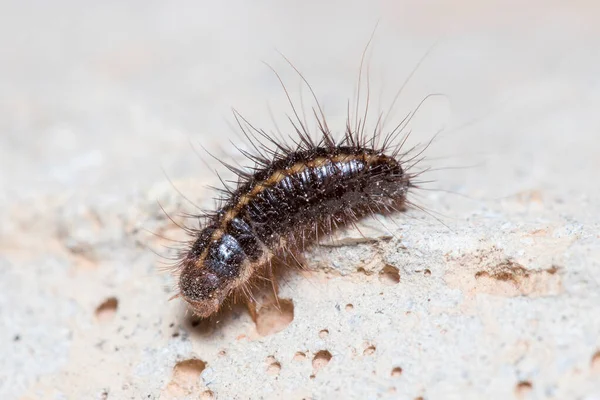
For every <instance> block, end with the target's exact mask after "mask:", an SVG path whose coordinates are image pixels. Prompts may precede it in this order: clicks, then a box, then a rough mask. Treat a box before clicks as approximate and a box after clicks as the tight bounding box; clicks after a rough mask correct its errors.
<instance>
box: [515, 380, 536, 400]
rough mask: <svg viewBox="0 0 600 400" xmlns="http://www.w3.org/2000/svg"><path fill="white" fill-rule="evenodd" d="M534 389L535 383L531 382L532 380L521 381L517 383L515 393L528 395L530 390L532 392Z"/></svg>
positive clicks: (519, 395) (520, 395)
mask: <svg viewBox="0 0 600 400" xmlns="http://www.w3.org/2000/svg"><path fill="white" fill-rule="evenodd" d="M532 389H533V385H532V384H531V382H529V381H521V382H519V383H517V386H516V387H515V394H516V395H517V397H519V398H521V397H523V396H526V395H527V394H528V393H529V392H531V390H532Z"/></svg>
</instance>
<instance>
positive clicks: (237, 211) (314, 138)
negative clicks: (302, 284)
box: [174, 45, 435, 319]
mask: <svg viewBox="0 0 600 400" xmlns="http://www.w3.org/2000/svg"><path fill="white" fill-rule="evenodd" d="M368 47H369V45H367V47H366V48H365V50H364V52H363V55H362V59H361V63H360V68H359V73H358V85H357V87H358V90H357V91H356V99H355V103H354V104H353V106H352V107H350V106H349V107H348V113H347V117H346V124H345V129H344V131H343V132H340V133H339V134H337V133H336V132H334V131H333V130H332V129H330V127H329V125H328V121H327V118H326V115H325V113H324V111H323V108H322V107H321V105H320V103H319V100H318V96H317V95H316V93H315V91H314V90H313V88H312V86H311V85H310V84H309V83H308V81H307V79H306V78H305V77H304V75H302V73H301V72H300V71H299V70H298V69H297V68H296V67H295V66H294V64H292V63H291V62H290V61H289V60H287V59H286V58H285V57H284V59H285V60H286V61H287V62H288V64H289V66H290V67H291V68H292V69H293V70H294V71H295V72H296V73H297V74H298V76H299V77H300V78H301V79H302V81H303V83H304V84H305V86H306V88H308V91H309V92H310V94H311V96H312V100H313V102H314V104H315V106H314V108H313V109H312V114H311V117H309V118H311V119H312V120H311V122H312V123H313V124H314V125H315V126H316V127H317V129H316V131H314V130H311V129H310V128H309V125H310V124H309V123H308V122H307V118H306V116H305V115H304V113H302V112H301V111H300V110H299V108H298V105H297V104H296V103H295V102H294V101H293V100H292V97H291V96H290V94H289V92H288V90H287V88H286V85H285V84H284V82H283V80H282V78H281V77H280V75H279V74H278V73H277V71H275V70H274V69H273V68H271V69H272V70H273V72H274V74H275V76H276V77H277V79H278V80H279V82H280V83H281V87H282V88H283V91H284V93H285V96H286V98H287V101H288V104H289V108H290V110H291V112H290V119H289V122H290V124H289V126H288V129H289V130H290V131H291V132H292V133H291V134H290V137H291V139H290V140H287V141H286V140H283V139H282V138H281V137H279V136H280V135H275V134H269V133H267V132H266V131H264V130H262V129H261V128H259V127H256V126H254V125H252V124H251V122H250V121H249V120H247V119H246V118H245V117H244V116H242V115H241V114H240V113H238V112H237V111H234V119H235V121H236V123H237V126H238V128H239V131H240V132H241V134H242V135H243V137H244V138H245V140H246V141H247V142H248V143H249V145H250V148H251V150H250V151H247V150H243V149H239V148H238V150H239V151H240V152H241V153H242V154H243V155H244V156H245V157H246V158H247V160H248V161H249V164H250V165H249V166H248V167H247V168H241V167H238V166H234V165H232V164H229V163H227V162H224V161H220V162H221V163H222V164H223V166H224V167H225V168H227V169H229V170H230V171H231V172H233V173H234V174H235V175H236V176H237V181H235V182H234V184H226V183H224V182H223V187H222V188H221V189H219V191H220V198H219V200H218V205H217V207H216V208H215V209H214V210H208V211H203V212H201V213H200V214H199V215H197V217H198V218H199V220H200V221H201V224H200V226H199V227H197V228H188V231H189V233H190V235H191V239H190V242H189V244H188V245H187V246H186V247H185V248H184V249H182V251H181V252H180V256H179V259H178V263H177V265H176V266H175V271H176V275H177V277H178V291H179V293H178V294H177V295H176V296H174V297H181V298H183V299H184V300H185V301H186V302H187V303H188V305H189V307H190V309H191V310H192V312H193V313H194V314H195V315H197V316H199V317H202V318H205V317H210V316H212V315H214V314H216V313H217V312H218V311H219V310H220V309H221V308H222V307H223V305H224V304H227V303H228V302H230V301H239V300H241V301H245V302H246V303H247V304H249V310H250V313H251V315H252V317H253V318H254V319H256V312H255V309H254V306H253V304H254V303H255V301H254V297H255V288H256V287H257V286H258V285H260V284H261V283H263V282H270V283H271V284H272V287H273V289H274V291H275V292H276V291H277V285H276V279H277V278H276V271H275V268H276V266H282V265H292V266H293V265H297V266H299V267H301V262H300V261H298V259H299V257H300V255H301V253H302V252H303V251H304V250H305V249H306V248H307V247H308V246H311V245H313V244H315V243H316V242H317V241H318V240H319V238H321V237H323V236H328V235H330V234H331V233H333V232H334V231H336V230H337V229H338V228H340V227H342V226H347V225H354V224H355V223H356V222H358V221H359V220H360V219H362V218H364V217H367V216H371V215H374V214H390V213H394V212H399V211H403V210H404V209H405V208H406V207H407V206H412V205H413V203H411V202H410V201H409V200H408V199H407V195H408V194H409V193H410V192H412V191H413V190H414V189H417V188H418V187H419V184H420V180H419V179H420V175H421V173H422V172H423V171H419V170H417V166H418V165H419V163H420V162H421V160H422V159H423V157H422V154H423V151H424V150H425V149H426V148H427V146H428V145H429V144H427V145H425V146H423V147H413V148H406V147H407V146H406V140H407V138H408V136H409V132H407V131H406V127H407V126H408V124H409V123H410V122H411V120H412V118H413V116H414V115H415V113H416V112H417V111H418V110H419V108H420V107H421V105H422V104H423V103H424V102H425V101H426V100H427V99H428V98H429V97H431V96H435V94H433V95H428V96H426V97H425V98H424V99H423V100H422V101H421V102H420V103H419V104H418V105H417V107H416V108H415V109H414V110H413V111H412V112H410V113H408V114H407V115H406V116H405V117H404V118H403V119H402V120H401V121H400V122H399V123H397V124H396V125H395V126H393V127H391V128H389V129H388V128H387V125H388V123H387V122H388V121H387V118H388V116H389V113H390V111H391V109H392V108H393V106H394V103H395V101H396V99H397V97H398V96H399V94H400V93H401V91H402V89H403V87H404V85H403V86H402V87H401V88H400V89H399V91H398V93H397V95H396V97H395V98H394V101H393V103H392V104H391V106H390V110H389V111H388V112H387V113H380V114H378V115H377V116H375V117H374V118H373V122H371V121H370V110H369V96H370V87H369V80H368V76H367V77H366V83H365V82H363V80H365V76H364V71H363V70H364V67H363V64H364V60H365V55H366V52H367V49H368ZM421 61H422V60H421ZM419 64H420V63H419ZM419 64H417V66H416V67H415V70H416V68H417V67H418V65H419ZM415 70H413V73H414V71H415ZM411 75H412V73H411ZM408 79H410V76H409V77H408V78H407V80H408ZM406 82H407V81H405V84H406ZM361 90H362V93H361ZM361 96H365V100H364V101H363V102H362V103H363V104H362V105H361V101H360V100H361ZM434 137H435V136H434ZM432 140H433V138H432ZM417 208H418V207H417ZM275 294H276V293H275Z"/></svg>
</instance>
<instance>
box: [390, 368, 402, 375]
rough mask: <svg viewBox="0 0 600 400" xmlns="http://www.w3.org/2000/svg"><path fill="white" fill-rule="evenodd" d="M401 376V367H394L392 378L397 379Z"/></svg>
mask: <svg viewBox="0 0 600 400" xmlns="http://www.w3.org/2000/svg"><path fill="white" fill-rule="evenodd" d="M400 375H402V368H401V367H394V369H392V376H393V377H398V376H400Z"/></svg>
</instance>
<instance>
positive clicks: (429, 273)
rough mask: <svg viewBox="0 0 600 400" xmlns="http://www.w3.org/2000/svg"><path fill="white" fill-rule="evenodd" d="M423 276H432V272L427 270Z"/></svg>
mask: <svg viewBox="0 0 600 400" xmlns="http://www.w3.org/2000/svg"><path fill="white" fill-rule="evenodd" d="M423 275H425V276H429V275H431V270H429V269H426V270H425V271H423Z"/></svg>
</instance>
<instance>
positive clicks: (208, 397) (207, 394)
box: [200, 390, 215, 400]
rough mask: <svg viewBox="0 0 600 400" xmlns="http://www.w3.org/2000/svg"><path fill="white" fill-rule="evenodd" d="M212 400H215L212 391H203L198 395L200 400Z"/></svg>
mask: <svg viewBox="0 0 600 400" xmlns="http://www.w3.org/2000/svg"><path fill="white" fill-rule="evenodd" d="M214 398H215V394H214V393H213V392H212V390H205V391H204V392H202V394H201V395H200V399H201V400H213V399H214Z"/></svg>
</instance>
